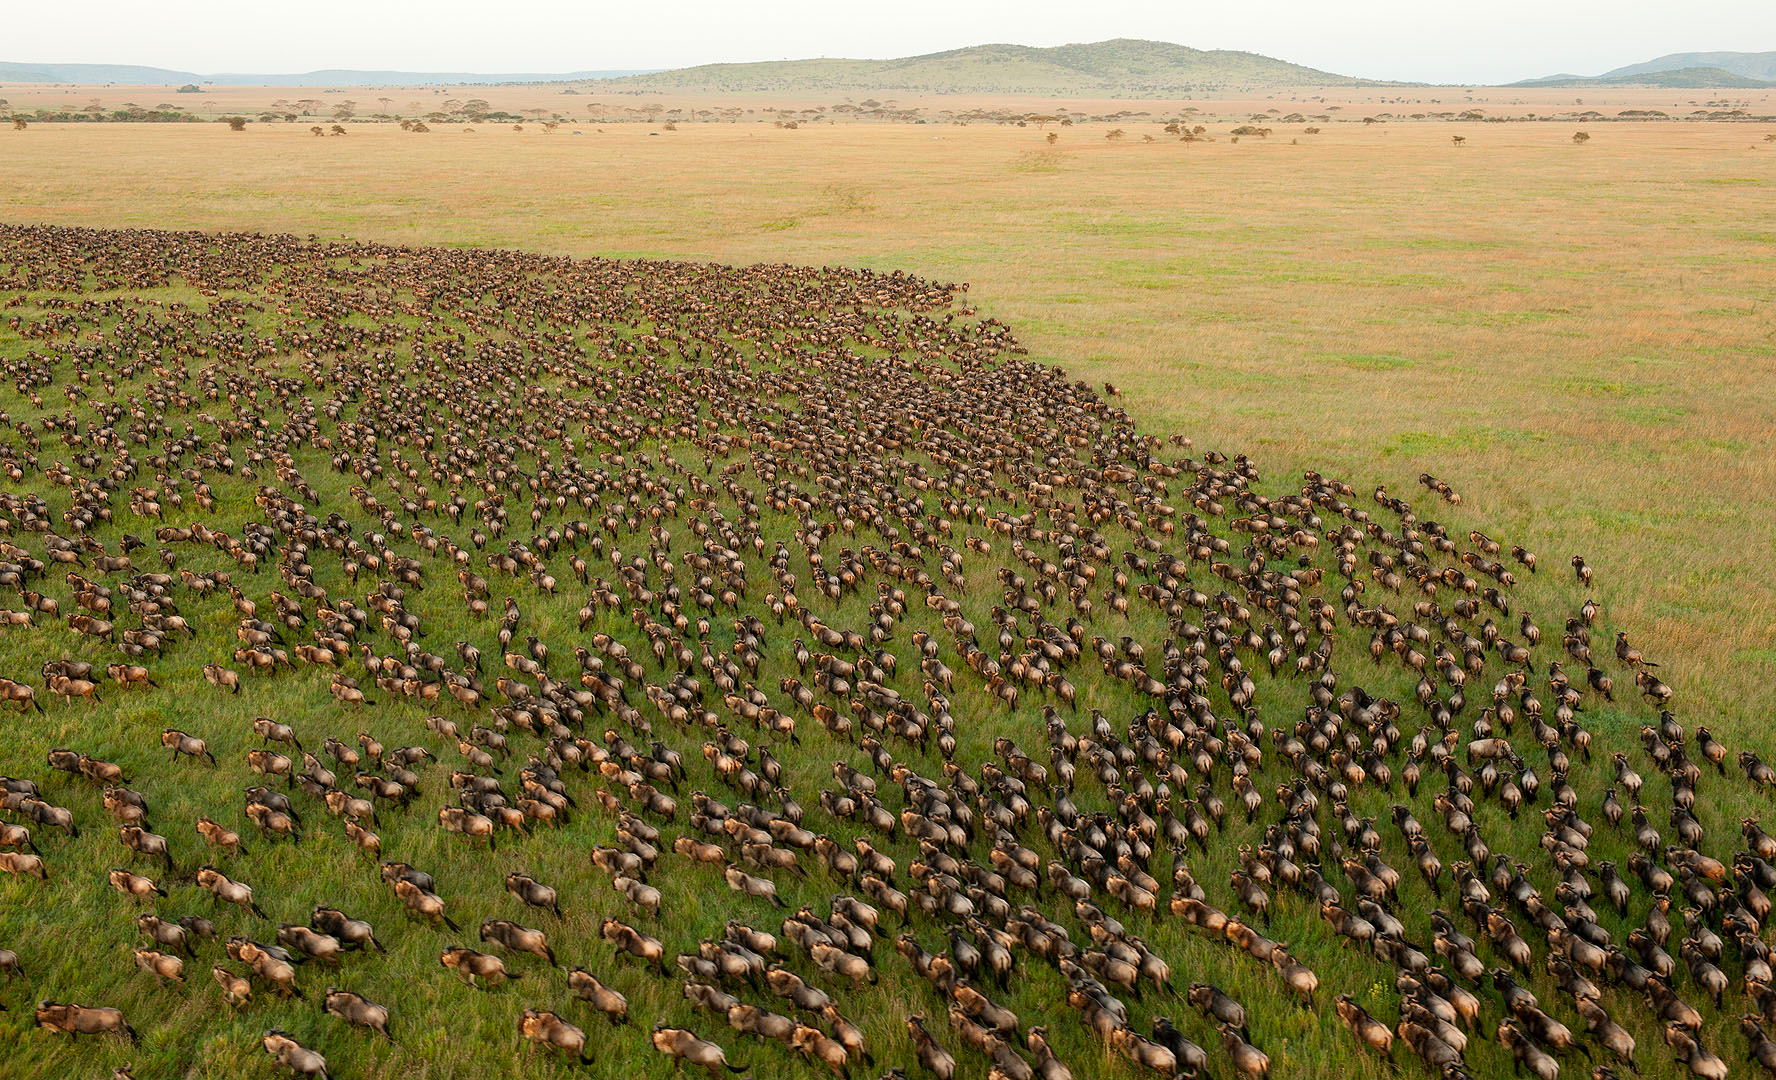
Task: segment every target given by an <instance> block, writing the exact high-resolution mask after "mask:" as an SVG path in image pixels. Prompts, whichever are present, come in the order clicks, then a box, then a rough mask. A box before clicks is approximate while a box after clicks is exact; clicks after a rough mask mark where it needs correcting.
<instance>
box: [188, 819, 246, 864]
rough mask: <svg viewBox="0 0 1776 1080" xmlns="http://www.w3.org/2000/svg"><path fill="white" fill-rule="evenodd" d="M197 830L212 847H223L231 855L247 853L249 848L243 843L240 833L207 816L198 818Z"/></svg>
mask: <svg viewBox="0 0 1776 1080" xmlns="http://www.w3.org/2000/svg"><path fill="white" fill-rule="evenodd" d="M197 832H198V835H199V836H202V837H203V838H204V839H205V840H206V841H208V842H209V844H210V845H211V846H212V847H218V848H221V849H222V850H223V851H225V852H227V853H229V854H230V855H245V854H246V853H247V849H246V848H245V847H244V846H243V845H242V844H241V838H240V833H237V832H235V831H234V830H232V829H228V828H225V827H223V826H222V825H220V824H218V823H217V822H215V821H212V820H211V819H209V818H207V817H200V818H198V819H197Z"/></svg>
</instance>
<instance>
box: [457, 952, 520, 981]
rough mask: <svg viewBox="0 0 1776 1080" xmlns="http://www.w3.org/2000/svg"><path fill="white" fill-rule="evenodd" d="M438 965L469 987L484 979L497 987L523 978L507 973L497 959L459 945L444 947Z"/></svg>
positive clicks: (503, 962)
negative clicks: (510, 980) (448, 970)
mask: <svg viewBox="0 0 1776 1080" xmlns="http://www.w3.org/2000/svg"><path fill="white" fill-rule="evenodd" d="M438 963H439V964H441V965H443V966H444V967H447V968H449V969H451V970H452V971H454V972H456V977H457V978H459V979H461V980H462V981H463V982H466V983H468V984H469V985H470V986H474V985H476V983H475V980H476V979H486V980H488V981H489V982H491V983H492V984H493V985H495V986H498V985H499V984H500V983H502V982H504V981H505V980H507V979H522V978H524V976H523V975H522V974H520V973H518V972H516V971H507V970H506V962H505V961H504V960H501V959H500V958H499V957H497V956H492V955H489V954H488V953H483V952H476V951H475V950H474V949H466V948H463V947H462V946H460V945H446V946H445V947H444V951H443V952H442V953H440V954H439V956H438Z"/></svg>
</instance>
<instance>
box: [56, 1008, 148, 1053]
mask: <svg viewBox="0 0 1776 1080" xmlns="http://www.w3.org/2000/svg"><path fill="white" fill-rule="evenodd" d="M36 1020H37V1026H38V1027H40V1028H48V1029H49V1030H50V1031H60V1032H63V1033H65V1034H68V1035H107V1034H112V1033H117V1034H121V1035H123V1036H125V1037H126V1038H128V1039H129V1041H130V1042H132V1043H133V1042H139V1041H140V1039H139V1038H138V1037H137V1035H136V1029H135V1028H133V1027H130V1026H129V1022H128V1021H126V1020H125V1019H124V1018H123V1013H122V1012H120V1011H118V1010H117V1009H113V1008H109V1007H103V1006H93V1005H64V1004H60V1003H58V1002H54V1001H47V1000H45V1001H40V1002H38V1003H37V1018H36Z"/></svg>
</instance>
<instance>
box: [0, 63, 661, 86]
mask: <svg viewBox="0 0 1776 1080" xmlns="http://www.w3.org/2000/svg"><path fill="white" fill-rule="evenodd" d="M644 70H645V69H640V68H626V69H622V70H617V71H568V72H556V73H534V72H533V73H515V74H483V73H477V72H469V71H349V70H337V69H335V70H326V71H307V72H302V73H301V74H294V75H291V74H269V73H255V72H229V73H224V74H220V75H200V74H198V73H197V72H195V71H174V70H172V69H170V68H157V67H139V66H136V65H133V64H24V63H8V62H6V61H0V82H24V83H44V82H47V83H132V84H134V83H142V84H148V85H156V84H163V83H164V84H167V85H178V84H184V83H197V84H199V85H212V86H446V85H451V84H463V85H489V84H492V83H525V82H580V81H584V80H588V79H609V78H614V77H617V76H622V75H635V74H640V73H642V72H643V71H644Z"/></svg>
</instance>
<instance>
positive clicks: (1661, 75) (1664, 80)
mask: <svg viewBox="0 0 1776 1080" xmlns="http://www.w3.org/2000/svg"><path fill="white" fill-rule="evenodd" d="M1772 55H1776V54H1772ZM1510 85H1511V86H1521V87H1533V86H1550V87H1585V86H1660V87H1667V88H1670V89H1673V90H1768V89H1771V88H1776V81H1769V80H1765V79H1755V78H1751V77H1749V76H1745V75H1740V74H1737V73H1735V72H1731V71H1726V70H1724V69H1722V68H1718V67H1688V68H1677V69H1674V70H1658V71H1644V72H1635V73H1632V74H1627V75H1617V74H1609V75H1596V76H1585V75H1550V76H1548V77H1547V78H1543V79H1525V80H1524V81H1522V82H1514V83H1511V84H1510Z"/></svg>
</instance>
